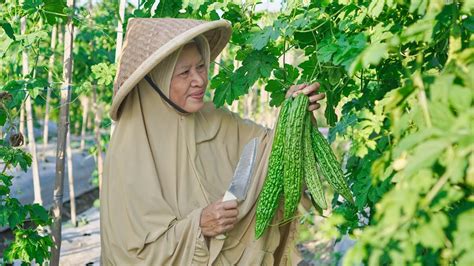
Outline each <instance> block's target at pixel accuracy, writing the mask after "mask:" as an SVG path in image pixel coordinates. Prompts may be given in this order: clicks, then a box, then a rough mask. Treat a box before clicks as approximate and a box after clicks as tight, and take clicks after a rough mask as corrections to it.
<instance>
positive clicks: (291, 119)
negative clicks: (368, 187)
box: [255, 94, 354, 239]
mask: <svg viewBox="0 0 474 266" xmlns="http://www.w3.org/2000/svg"><path fill="white" fill-rule="evenodd" d="M308 104H309V100H308V96H306V95H304V94H298V96H296V97H295V98H294V99H293V98H292V97H289V98H287V99H286V100H285V101H284V102H283V105H282V107H281V110H280V114H279V116H278V121H277V125H276V129H275V136H274V139H273V144H272V151H271V153H270V158H269V164H268V171H267V176H266V179H265V182H264V184H263V188H262V191H261V192H260V195H259V198H258V201H257V214H256V225H255V237H256V238H257V239H258V238H260V237H261V236H262V235H263V233H264V232H265V230H266V229H267V228H268V226H270V224H271V221H272V220H273V218H274V215H275V213H276V210H277V209H278V206H279V204H280V202H283V204H284V219H285V220H288V219H291V218H292V217H294V215H295V212H296V210H297V207H298V204H299V202H300V199H301V193H302V192H303V191H302V188H303V182H304V183H306V186H307V187H308V190H309V192H310V194H311V197H312V198H313V200H314V202H315V203H316V204H317V205H318V206H319V207H320V208H322V209H326V208H327V203H326V199H325V196H324V190H323V186H322V182H321V179H320V178H321V177H324V178H325V179H326V181H327V182H328V183H329V185H330V186H331V187H332V188H333V189H334V191H335V192H337V193H339V194H340V195H342V196H343V197H344V198H345V199H346V200H348V201H349V202H351V203H354V200H353V198H352V195H351V193H350V189H349V186H348V185H347V182H346V181H345V179H344V175H343V172H342V169H341V166H340V164H339V162H338V161H337V159H336V156H335V154H334V152H333V151H332V149H331V146H330V145H329V143H328V142H327V140H326V139H325V138H324V136H323V135H322V134H321V133H320V132H319V130H318V129H317V128H316V127H314V126H313V124H312V123H311V117H310V116H311V113H310V112H308V110H307V109H308ZM282 197H283V198H284V199H283V200H281V198H282Z"/></svg>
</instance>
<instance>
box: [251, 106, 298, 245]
mask: <svg viewBox="0 0 474 266" xmlns="http://www.w3.org/2000/svg"><path fill="white" fill-rule="evenodd" d="M290 108H291V99H287V100H285V102H284V103H283V106H282V108H281V111H280V115H279V116H278V122H277V126H276V130H275V137H274V141H273V144H272V151H271V154H270V159H269V163H268V172H267V177H266V179H265V183H264V184H263V188H262V191H261V192H260V195H259V198H258V202H257V216H256V222H255V238H256V239H258V238H260V237H261V236H262V234H263V232H264V231H265V229H266V228H267V226H268V225H269V224H270V222H271V220H272V219H273V216H274V215H275V212H276V210H277V208H278V203H279V202H280V198H281V196H282V195H283V161H282V160H283V151H284V141H285V133H286V128H287V121H288V114H289V111H290Z"/></svg>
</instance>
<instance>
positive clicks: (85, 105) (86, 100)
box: [80, 96, 89, 150]
mask: <svg viewBox="0 0 474 266" xmlns="http://www.w3.org/2000/svg"><path fill="white" fill-rule="evenodd" d="M81 104H82V129H81V145H80V149H81V150H84V148H85V146H86V128H87V117H88V115H89V97H87V96H84V97H81Z"/></svg>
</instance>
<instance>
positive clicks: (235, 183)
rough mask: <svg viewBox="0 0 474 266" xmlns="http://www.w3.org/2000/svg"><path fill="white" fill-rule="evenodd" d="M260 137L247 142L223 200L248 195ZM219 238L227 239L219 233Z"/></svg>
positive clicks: (242, 198) (238, 198)
mask: <svg viewBox="0 0 474 266" xmlns="http://www.w3.org/2000/svg"><path fill="white" fill-rule="evenodd" d="M257 146H258V139H257V138H253V139H252V140H250V142H249V143H247V144H245V146H244V149H243V151H242V155H241V156H240V159H239V162H238V163H237V168H235V171H234V176H233V177H232V182H231V183H230V185H229V188H228V189H227V191H226V192H225V194H224V198H223V199H222V201H223V202H224V201H230V200H237V201H239V202H240V201H243V200H245V198H246V197H247V191H248V189H249V185H250V181H251V179H252V174H253V168H254V165H255V161H256V156H257ZM216 238H217V239H221V240H222V239H225V235H223V234H221V235H217V236H216Z"/></svg>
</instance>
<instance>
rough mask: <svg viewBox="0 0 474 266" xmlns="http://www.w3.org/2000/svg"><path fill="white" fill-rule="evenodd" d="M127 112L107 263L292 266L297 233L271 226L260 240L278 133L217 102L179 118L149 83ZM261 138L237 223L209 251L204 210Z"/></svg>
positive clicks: (108, 168)
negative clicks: (258, 227) (258, 225)
mask: <svg viewBox="0 0 474 266" xmlns="http://www.w3.org/2000/svg"><path fill="white" fill-rule="evenodd" d="M152 75H153V73H152ZM155 78H156V74H155ZM165 93H166V94H168V91H167V90H165ZM122 109H123V111H122V114H121V117H120V120H119V121H118V122H117V125H116V128H115V132H114V134H113V136H112V139H111V141H110V144H109V148H108V150H107V157H106V160H105V167H104V179H103V181H102V182H103V183H102V191H101V195H100V199H101V207H100V212H101V241H102V258H101V260H102V264H103V265H235V264H239V265H272V264H287V263H288V256H287V255H286V254H287V251H288V247H290V246H292V245H290V244H291V242H292V238H293V237H292V233H291V232H292V231H293V230H291V228H290V227H292V226H290V225H285V226H272V227H270V229H269V230H267V231H266V233H265V234H264V235H263V236H262V237H261V238H260V239H258V240H255V209H256V200H257V197H258V194H259V192H260V190H261V188H262V185H263V181H264V179H265V176H266V169H267V164H268V157H269V154H270V150H271V142H272V139H273V136H272V134H273V131H272V130H269V129H266V128H264V127H262V126H260V125H257V124H255V123H254V122H252V121H249V120H244V119H241V118H240V117H239V116H238V115H236V114H234V113H231V112H230V111H228V110H226V109H215V108H214V106H213V104H212V103H207V104H206V105H205V107H204V108H203V109H202V110H201V111H199V112H197V113H192V114H185V115H184V114H180V113H178V112H177V111H176V110H174V109H173V108H172V107H170V106H169V105H168V104H166V103H165V102H164V100H162V99H161V98H160V96H159V95H158V94H157V93H156V92H155V91H154V90H153V89H152V88H151V86H150V85H148V84H147V83H146V82H145V81H141V82H140V83H139V85H138V88H135V89H134V90H133V91H132V92H131V93H130V94H129V96H128V97H127V99H126V100H125V102H124V104H123V108H122ZM254 137H257V138H259V140H260V144H259V147H258V153H257V162H256V165H255V167H256V168H255V171H254V174H253V179H252V183H251V185H250V188H249V191H248V194H247V198H246V200H245V201H243V202H241V203H240V204H239V207H238V208H239V216H238V222H237V224H236V226H235V227H234V229H233V230H231V231H230V232H229V233H228V237H227V238H226V239H225V240H217V239H215V238H212V239H210V245H209V247H208V246H207V244H206V241H205V238H204V237H203V235H202V234H201V230H200V227H199V222H200V215H201V211H202V209H203V208H204V207H206V206H207V205H209V204H210V203H212V202H214V201H216V200H218V199H220V198H222V196H223V195H224V192H225V191H226V189H227V188H228V186H229V184H230V181H231V178H232V176H233V172H234V170H235V167H236V165H237V162H238V160H239V157H240V154H241V151H242V148H243V146H244V145H245V144H246V143H248V142H249V141H250V140H251V139H252V138H254ZM278 216H281V213H280V212H279V213H278ZM280 219H281V217H276V218H275V219H274V223H275V224H276V223H277V221H279V220H280Z"/></svg>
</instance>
